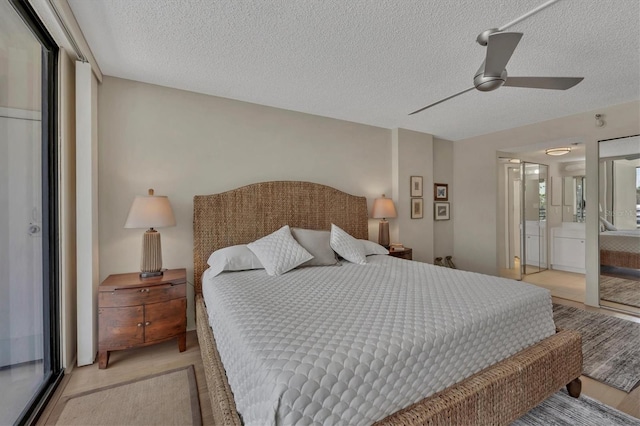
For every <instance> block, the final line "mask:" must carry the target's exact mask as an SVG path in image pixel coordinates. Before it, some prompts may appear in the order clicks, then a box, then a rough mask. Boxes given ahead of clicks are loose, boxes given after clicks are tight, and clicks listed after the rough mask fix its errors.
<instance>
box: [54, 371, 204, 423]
mask: <svg viewBox="0 0 640 426" xmlns="http://www.w3.org/2000/svg"><path fill="white" fill-rule="evenodd" d="M47 424H51V425H83V426H86V425H202V418H201V415H200V403H199V401H198V386H197V384H196V376H195V372H194V368H193V365H190V366H187V367H182V368H178V369H175V370H170V371H164V372H162V373H158V374H154V375H152V376H146V377H143V378H141V379H137V380H132V381H129V382H125V383H118V384H116V385H112V386H107V387H103V388H99V389H95V390H91V391H88V392H83V393H79V394H76V395H70V396H67V397H63V398H61V400H60V401H59V402H58V404H57V405H56V407H55V408H54V411H53V412H52V413H51V416H50V417H49V420H48V421H47Z"/></svg>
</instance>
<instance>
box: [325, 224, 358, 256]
mask: <svg viewBox="0 0 640 426" xmlns="http://www.w3.org/2000/svg"><path fill="white" fill-rule="evenodd" d="M331 248H332V249H334V250H335V252H336V253H338V254H339V255H340V256H342V257H343V258H345V259H346V260H348V261H349V262H351V263H357V264H359V265H364V264H365V263H367V255H366V254H365V251H364V245H362V243H361V242H360V241H358V240H356V239H355V238H353V237H352V236H351V235H349V234H347V233H346V232H345V231H343V230H342V229H340V228H339V227H338V226H336V225H334V224H333V223H332V224H331Z"/></svg>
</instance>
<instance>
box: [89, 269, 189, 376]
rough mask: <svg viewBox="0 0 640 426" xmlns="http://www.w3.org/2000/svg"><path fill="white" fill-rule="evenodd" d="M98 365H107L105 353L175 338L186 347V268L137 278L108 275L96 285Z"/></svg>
mask: <svg viewBox="0 0 640 426" xmlns="http://www.w3.org/2000/svg"><path fill="white" fill-rule="evenodd" d="M98 322H99V333H98V337H99V343H98V364H99V367H100V368H107V364H108V363H109V352H110V351H117V350H122V349H130V348H136V347H138V346H147V345H153V344H155V343H160V342H163V341H165V340H170V339H173V338H176V337H177V338H178V349H179V350H180V352H184V351H185V350H186V349H187V341H186V338H187V271H186V269H169V270H166V271H164V275H162V276H160V277H153V278H140V274H139V273H137V272H136V273H131V274H117V275H109V277H108V278H107V279H106V280H104V281H103V282H102V284H100V286H99V287H98Z"/></svg>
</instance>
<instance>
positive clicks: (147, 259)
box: [140, 228, 162, 278]
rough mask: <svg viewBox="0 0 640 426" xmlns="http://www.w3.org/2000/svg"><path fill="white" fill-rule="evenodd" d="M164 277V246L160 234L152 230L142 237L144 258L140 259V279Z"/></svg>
mask: <svg viewBox="0 0 640 426" xmlns="http://www.w3.org/2000/svg"><path fill="white" fill-rule="evenodd" d="M159 275H162V245H161V243H160V233H159V232H158V231H156V230H155V229H153V228H151V229H149V230H148V231H147V232H145V233H144V235H143V236H142V256H141V257H140V277H142V278H148V277H157V276H159Z"/></svg>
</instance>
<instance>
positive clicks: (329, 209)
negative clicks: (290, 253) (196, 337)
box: [193, 181, 369, 294]
mask: <svg viewBox="0 0 640 426" xmlns="http://www.w3.org/2000/svg"><path fill="white" fill-rule="evenodd" d="M367 221H368V212H367V200H366V198H365V197H357V196H355V195H350V194H347V193H345V192H342V191H338V190H337V189H335V188H331V187H329V186H325V185H320V184H317V183H311V182H295V181H276V182H262V183H255V184H252V185H247V186H243V187H241V188H238V189H234V190H232V191H227V192H223V193H220V194H213V195H196V196H195V197H194V198H193V263H194V281H195V291H196V294H199V293H201V292H202V283H201V278H202V273H203V272H204V271H205V269H207V268H208V266H207V259H208V258H209V255H210V254H211V253H212V252H213V251H214V250H217V249H220V248H223V247H228V246H233V245H236V244H247V243H250V242H252V241H255V240H257V239H258V238H261V237H264V236H265V235H269V234H270V233H272V232H273V231H276V230H277V229H279V228H281V227H282V226H284V225H289V226H291V227H298V228H306V229H326V230H329V229H331V224H332V223H335V224H336V225H338V226H339V227H340V228H342V229H344V230H345V231H346V232H348V233H349V234H351V235H353V236H354V237H355V238H361V239H367V238H368V237H369V235H368V234H369V231H368V223H367Z"/></svg>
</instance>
